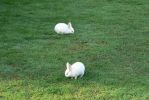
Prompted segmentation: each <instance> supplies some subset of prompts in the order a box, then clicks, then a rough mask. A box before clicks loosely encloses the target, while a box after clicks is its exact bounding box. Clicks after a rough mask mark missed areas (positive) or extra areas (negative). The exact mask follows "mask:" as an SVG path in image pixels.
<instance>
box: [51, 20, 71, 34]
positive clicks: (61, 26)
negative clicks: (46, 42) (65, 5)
mask: <svg viewBox="0 0 149 100" xmlns="http://www.w3.org/2000/svg"><path fill="white" fill-rule="evenodd" d="M54 31H55V32H56V33H58V34H73V33H74V29H73V27H72V25H71V22H69V23H68V24H65V23H58V24H56V25H55V28H54Z"/></svg>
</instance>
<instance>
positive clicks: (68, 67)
mask: <svg viewBox="0 0 149 100" xmlns="http://www.w3.org/2000/svg"><path fill="white" fill-rule="evenodd" d="M66 67H67V69H69V70H70V68H71V65H70V64H69V62H67V63H66Z"/></svg>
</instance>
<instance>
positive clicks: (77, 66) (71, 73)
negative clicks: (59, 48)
mask: <svg viewBox="0 0 149 100" xmlns="http://www.w3.org/2000/svg"><path fill="white" fill-rule="evenodd" d="M66 68H67V69H66V71H65V77H71V78H75V79H77V77H78V76H80V77H82V76H83V75H84V72H85V66H84V64H83V63H82V62H76V63H74V64H72V65H70V64H69V63H68V62H67V64H66Z"/></svg>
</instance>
